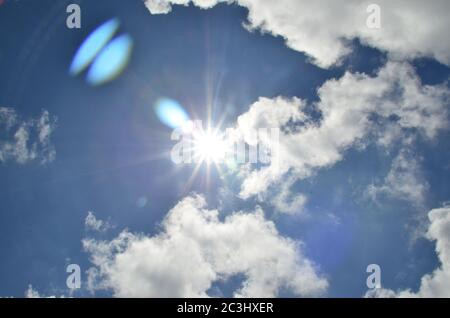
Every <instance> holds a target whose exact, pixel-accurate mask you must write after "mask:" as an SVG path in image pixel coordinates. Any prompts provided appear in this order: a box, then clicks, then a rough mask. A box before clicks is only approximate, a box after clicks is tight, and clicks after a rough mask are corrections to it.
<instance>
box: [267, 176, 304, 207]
mask: <svg viewBox="0 0 450 318" xmlns="http://www.w3.org/2000/svg"><path fill="white" fill-rule="evenodd" d="M296 181H297V179H296V178H290V179H289V180H287V181H285V182H284V183H282V184H281V187H280V189H279V190H278V192H277V193H276V194H275V195H274V196H273V198H272V199H271V200H270V202H271V203H272V205H273V207H274V208H275V210H276V211H278V212H281V213H285V214H291V215H294V214H297V215H298V214H301V213H303V212H304V210H305V205H306V202H307V201H308V199H307V197H306V196H305V195H304V194H301V193H293V192H292V191H291V190H290V188H291V187H292V186H293V185H294V184H295V182H296Z"/></svg>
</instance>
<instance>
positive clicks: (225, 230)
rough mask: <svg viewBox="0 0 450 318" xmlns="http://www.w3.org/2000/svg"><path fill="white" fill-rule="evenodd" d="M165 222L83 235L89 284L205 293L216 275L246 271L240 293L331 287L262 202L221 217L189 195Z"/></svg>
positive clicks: (164, 293) (309, 292) (117, 290)
mask: <svg viewBox="0 0 450 318" xmlns="http://www.w3.org/2000/svg"><path fill="white" fill-rule="evenodd" d="M162 229H163V230H162V232H161V233H160V234H158V235H155V236H152V237H150V236H145V235H138V234H132V233H129V232H126V231H125V232H122V233H121V234H120V235H119V236H118V237H117V238H115V239H114V240H112V241H97V240H94V239H86V240H84V241H83V244H84V247H85V249H86V250H87V251H88V252H89V253H90V254H91V261H92V262H93V264H94V265H95V267H93V268H92V269H91V270H90V271H89V273H90V277H89V281H90V287H91V288H94V289H95V288H109V289H112V290H113V292H114V295H115V296H117V297H204V296H208V294H207V292H208V290H209V289H210V288H211V287H212V284H213V283H214V282H216V281H218V280H225V279H227V278H229V277H232V276H233V275H236V274H243V275H244V276H245V280H244V282H243V284H242V286H241V287H240V288H239V289H238V290H235V291H234V296H236V297H241V296H242V297H274V296H276V295H278V293H279V292H280V290H281V289H283V290H285V289H288V290H290V291H291V292H292V293H293V294H295V295H298V296H318V295H321V294H323V293H324V292H325V291H326V289H327V286H328V283H327V281H326V280H325V279H324V278H322V277H321V276H320V275H319V274H318V273H317V270H316V269H315V267H314V265H313V264H312V262H311V261H310V260H308V259H307V258H306V257H305V256H304V255H303V254H302V249H301V243H300V242H297V241H293V240H291V239H288V238H284V237H282V236H281V235H280V234H279V233H278V231H277V230H276V228H275V225H274V224H273V223H272V222H271V221H268V220H266V219H265V218H264V215H263V212H262V211H261V210H259V209H257V210H256V211H255V212H253V213H234V214H231V215H228V216H227V217H226V218H225V219H224V220H223V221H222V220H221V219H220V218H219V212H218V211H217V210H208V209H206V208H205V200H204V199H203V198H202V197H200V196H196V197H188V198H185V199H184V200H182V201H181V202H180V203H178V204H177V205H176V206H175V207H174V208H173V209H172V210H171V211H170V212H169V214H168V215H167V216H166V218H165V219H164V221H163V223H162Z"/></svg>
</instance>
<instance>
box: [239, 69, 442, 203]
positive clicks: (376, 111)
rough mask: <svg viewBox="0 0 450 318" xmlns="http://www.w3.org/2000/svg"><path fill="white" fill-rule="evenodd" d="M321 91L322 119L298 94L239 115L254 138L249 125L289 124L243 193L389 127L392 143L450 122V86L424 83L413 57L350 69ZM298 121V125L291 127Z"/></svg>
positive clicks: (300, 173) (312, 167) (300, 174)
mask: <svg viewBox="0 0 450 318" xmlns="http://www.w3.org/2000/svg"><path fill="white" fill-rule="evenodd" d="M318 96H319V99H320V100H319V101H318V102H317V103H316V104H315V105H314V107H315V108H316V109H317V110H318V111H320V112H321V114H322V118H321V120H320V121H317V120H316V121H314V120H312V119H309V120H308V116H307V115H306V114H305V112H304V107H305V105H306V102H304V101H301V100H299V99H297V98H294V99H291V100H287V99H284V98H275V99H267V98H260V100H259V101H257V102H256V103H254V104H253V105H251V106H250V110H249V111H248V112H246V113H244V114H242V115H241V116H240V117H239V118H238V120H237V123H238V124H237V128H236V129H237V131H238V132H240V134H241V136H242V138H243V139H244V140H245V141H246V142H248V143H249V144H251V143H253V142H254V141H253V140H251V139H249V138H248V137H247V133H246V132H247V131H251V130H252V129H257V128H262V127H264V128H274V127H280V128H284V129H283V130H282V133H281V136H280V142H279V145H274V146H273V147H272V148H273V149H274V151H272V163H271V164H270V165H268V166H264V167H262V168H260V169H258V170H253V171H249V172H247V173H246V178H245V180H244V181H243V184H242V187H241V193H240V195H241V197H243V198H248V197H250V196H253V195H256V194H259V193H261V192H264V191H266V190H267V189H268V187H269V186H270V185H272V184H274V183H277V182H279V181H281V179H282V177H283V176H284V175H286V173H287V172H289V171H290V170H292V171H293V173H294V175H295V176H296V177H297V178H299V179H304V178H306V177H308V176H310V175H311V174H312V173H313V172H315V171H317V169H320V168H324V167H329V166H332V165H333V164H335V163H336V162H338V161H340V160H341V159H342V157H343V155H344V152H345V151H346V150H347V149H349V148H350V147H353V146H355V145H357V144H358V143H361V142H368V141H369V140H368V138H369V137H371V138H372V139H377V140H376V141H377V142H378V143H380V142H379V140H380V139H383V135H384V132H386V133H387V134H389V138H387V137H386V138H384V139H385V140H388V139H390V143H392V141H393V140H396V139H395V138H403V137H404V136H405V134H403V133H402V132H406V131H408V132H409V133H411V131H414V132H417V133H418V134H419V135H420V136H422V137H423V138H426V139H432V138H434V137H435V136H436V135H437V133H438V132H439V131H441V130H442V129H447V128H448V109H447V108H448V101H449V96H450V92H449V90H448V88H447V87H446V86H444V85H437V86H427V85H422V84H421V82H420V80H419V78H418V77H417V75H416V74H415V72H414V69H413V68H412V67H411V66H410V65H409V64H407V63H399V62H388V63H387V64H386V65H385V66H384V67H383V68H381V69H380V70H379V72H378V74H377V75H376V76H368V75H366V74H359V73H356V74H353V73H349V72H347V73H346V74H345V75H344V76H343V77H342V78H340V79H337V80H335V79H332V80H329V81H327V82H326V83H325V84H324V85H323V86H322V87H320V88H319V89H318ZM282 114H285V116H283V115H282ZM268 118H270V120H268ZM292 121H293V122H296V123H297V125H296V128H295V129H294V128H291V129H287V128H286V127H291V126H290V125H289V123H290V122H292ZM386 126H391V127H394V126H395V127H396V129H397V130H398V133H397V134H393V133H392V131H391V130H385V127H386ZM374 137H376V138H374ZM263 142H264V141H263ZM267 142H270V140H269V141H267ZM384 143H385V144H388V143H389V142H387V141H384Z"/></svg>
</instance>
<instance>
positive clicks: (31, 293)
mask: <svg viewBox="0 0 450 318" xmlns="http://www.w3.org/2000/svg"><path fill="white" fill-rule="evenodd" d="M25 298H64V296H54V295H52V296H43V295H42V294H41V293H39V291H37V290H36V289H34V288H33V286H32V285H28V289H27V290H26V291H25Z"/></svg>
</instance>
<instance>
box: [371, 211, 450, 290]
mask: <svg viewBox="0 0 450 318" xmlns="http://www.w3.org/2000/svg"><path fill="white" fill-rule="evenodd" d="M428 218H429V220H430V222H431V224H430V226H429V228H428V233H427V237H428V239H429V240H432V241H436V253H437V255H438V258H439V261H440V266H439V267H438V268H437V269H435V270H434V271H433V272H432V273H431V274H427V275H425V276H423V277H422V279H421V283H420V287H419V290H418V291H417V292H413V291H411V290H401V291H397V292H394V291H392V290H389V289H378V290H371V291H368V292H367V293H366V297H425V298H448V297H450V207H443V208H440V209H434V210H431V211H430V212H429V213H428Z"/></svg>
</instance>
